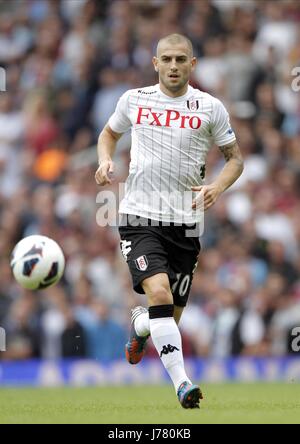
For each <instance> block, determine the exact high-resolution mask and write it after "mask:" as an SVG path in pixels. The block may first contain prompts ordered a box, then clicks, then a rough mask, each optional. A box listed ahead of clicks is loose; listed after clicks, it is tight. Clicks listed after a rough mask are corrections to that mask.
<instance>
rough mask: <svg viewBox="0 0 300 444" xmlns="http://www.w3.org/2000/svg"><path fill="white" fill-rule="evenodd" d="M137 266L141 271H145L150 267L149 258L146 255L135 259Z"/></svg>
mask: <svg viewBox="0 0 300 444" xmlns="http://www.w3.org/2000/svg"><path fill="white" fill-rule="evenodd" d="M135 265H136V268H137V269H138V270H140V271H145V270H147V268H148V260H147V258H146V256H145V255H144V256H140V257H138V258H137V259H136V260H135Z"/></svg>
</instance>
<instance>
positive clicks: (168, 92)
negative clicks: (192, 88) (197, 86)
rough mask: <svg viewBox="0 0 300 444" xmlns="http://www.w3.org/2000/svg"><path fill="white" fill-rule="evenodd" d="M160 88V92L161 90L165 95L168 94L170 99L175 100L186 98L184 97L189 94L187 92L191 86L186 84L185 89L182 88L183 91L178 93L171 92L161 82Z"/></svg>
mask: <svg viewBox="0 0 300 444" xmlns="http://www.w3.org/2000/svg"><path fill="white" fill-rule="evenodd" d="M159 87H160V90H161V91H162V92H163V93H164V94H166V96H169V97H173V98H175V97H180V96H184V95H185V94H186V93H187V90H188V87H189V84H188V83H186V84H185V85H184V87H183V88H181V89H180V90H178V91H170V90H169V89H168V88H166V87H165V86H164V85H163V84H162V83H161V82H159Z"/></svg>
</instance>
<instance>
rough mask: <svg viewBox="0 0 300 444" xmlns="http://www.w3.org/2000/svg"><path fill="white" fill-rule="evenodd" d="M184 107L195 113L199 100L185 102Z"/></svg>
mask: <svg viewBox="0 0 300 444" xmlns="http://www.w3.org/2000/svg"><path fill="white" fill-rule="evenodd" d="M186 105H187V107H188V109H189V110H190V111H197V109H198V108H199V100H187V101H186Z"/></svg>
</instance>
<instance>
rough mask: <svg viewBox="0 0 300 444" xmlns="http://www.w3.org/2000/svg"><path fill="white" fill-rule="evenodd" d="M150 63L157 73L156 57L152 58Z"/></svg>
mask: <svg viewBox="0 0 300 444" xmlns="http://www.w3.org/2000/svg"><path fill="white" fill-rule="evenodd" d="M152 63H153V66H154V69H155V71H156V72H158V66H157V58H156V57H153V58H152Z"/></svg>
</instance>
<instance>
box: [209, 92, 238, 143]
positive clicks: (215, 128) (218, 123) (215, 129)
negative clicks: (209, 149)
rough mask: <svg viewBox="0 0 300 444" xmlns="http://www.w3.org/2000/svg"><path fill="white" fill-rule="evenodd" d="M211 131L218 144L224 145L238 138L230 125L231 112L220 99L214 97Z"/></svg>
mask: <svg viewBox="0 0 300 444" xmlns="http://www.w3.org/2000/svg"><path fill="white" fill-rule="evenodd" d="M211 133H212V138H213V141H214V143H215V144H216V145H218V146H224V145H227V144H229V143H232V142H234V141H235V140H236V137H235V134H234V131H233V129H232V128H231V125H230V119H229V114H228V112H227V110H226V108H225V106H224V105H223V104H222V102H220V100H218V99H216V98H214V100H213V112H212V125H211Z"/></svg>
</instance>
